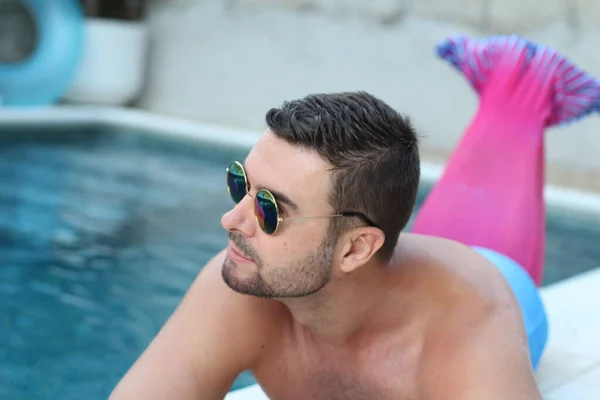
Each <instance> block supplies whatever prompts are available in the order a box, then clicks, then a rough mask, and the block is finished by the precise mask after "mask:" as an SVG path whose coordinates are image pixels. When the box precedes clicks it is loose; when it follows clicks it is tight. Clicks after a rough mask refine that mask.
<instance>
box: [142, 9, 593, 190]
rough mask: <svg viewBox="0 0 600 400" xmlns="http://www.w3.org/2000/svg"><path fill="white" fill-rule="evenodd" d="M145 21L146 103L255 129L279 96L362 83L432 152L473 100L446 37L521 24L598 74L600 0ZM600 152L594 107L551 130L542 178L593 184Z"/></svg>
mask: <svg viewBox="0 0 600 400" xmlns="http://www.w3.org/2000/svg"><path fill="white" fill-rule="evenodd" d="M150 23H151V28H152V34H153V38H152V39H153V48H152V52H151V60H150V66H151V68H150V72H149V77H148V88H147V90H146V92H145V94H144V96H143V98H142V100H141V101H140V104H139V105H140V106H141V107H143V108H146V109H149V110H151V111H155V112H158V113H162V114H168V115H173V116H177V117H183V118H188V119H195V120H201V121H207V122H212V123H221V124H227V125H230V126H237V127H240V128H243V129H252V130H261V129H262V128H263V126H264V114H265V111H266V110H267V109H268V108H269V107H271V106H273V105H277V104H279V103H281V102H282V101H284V100H286V99H291V98H296V97H300V96H304V95H305V94H307V93H311V92H328V91H339V90H357V89H361V90H367V91H369V92H371V93H373V94H375V95H377V96H379V97H381V98H382V99H384V100H386V101H387V102H389V103H390V104H391V105H393V106H394V107H395V108H396V109H398V110H399V111H402V112H404V113H407V114H409V115H411V116H412V117H413V120H414V122H415V124H416V126H417V127H418V128H419V129H420V131H421V132H422V135H423V149H424V154H425V156H426V158H429V159H435V160H438V161H443V160H445V159H446V157H447V156H448V154H449V152H450V151H451V150H452V148H453V147H454V146H455V144H456V141H457V140H458V139H459V137H460V135H461V133H462V132H463V130H464V128H465V126H466V125H467V124H468V122H469V120H470V118H471V117H472V115H473V113H474V111H475V107H476V104H477V98H476V97H475V95H474V93H473V92H472V91H471V89H470V87H469V86H468V84H467V83H466V82H465V80H464V79H463V78H462V77H461V76H460V75H459V74H458V73H456V72H455V71H454V70H453V69H452V68H451V67H450V66H449V65H447V64H446V63H445V62H442V61H441V60H439V59H437V58H436V57H435V55H434V49H435V45H436V44H437V43H438V42H439V41H441V40H443V39H444V38H445V37H447V36H449V35H453V34H457V33H460V34H467V35H474V36H483V35H489V34H495V33H518V34H521V35H524V36H526V37H528V38H529V39H532V40H535V41H537V42H540V43H544V44H547V45H550V46H552V47H554V48H556V49H558V50H560V51H561V52H563V53H564V54H566V55H568V56H569V57H570V58H571V59H572V60H574V61H575V62H576V63H577V64H578V65H579V66H580V67H582V68H584V69H586V70H588V71H589V72H591V73H593V74H594V75H595V76H598V77H600V50H599V49H600V1H598V0H577V1H569V0H444V1H440V0H222V1H221V0H204V1H192V0H186V2H185V4H180V3H170V4H168V3H163V4H162V5H160V6H157V7H155V8H154V10H153V12H152V13H151V18H150ZM598 152H600V119H599V118H598V117H597V116H595V117H589V118H587V119H585V120H583V121H580V122H577V123H575V124H573V125H571V126H568V127H563V128H560V129H552V130H550V131H549V132H548V141H547V154H548V158H549V166H550V167H549V179H550V181H552V182H555V183H557V182H558V181H561V180H562V181H565V180H566V181H568V183H570V184H573V183H577V182H580V181H581V182H584V184H586V185H588V186H589V185H592V186H594V185H596V184H597V187H598V188H600V159H598V158H596V157H594V155H595V154H597V153H598ZM573 173H576V175H577V178H576V179H575V180H577V182H574V180H573ZM596 178H598V179H596ZM577 184H578V183H577Z"/></svg>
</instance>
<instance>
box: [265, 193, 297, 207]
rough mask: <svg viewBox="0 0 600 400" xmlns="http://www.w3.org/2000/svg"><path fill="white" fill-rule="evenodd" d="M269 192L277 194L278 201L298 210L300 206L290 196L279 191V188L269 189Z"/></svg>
mask: <svg viewBox="0 0 600 400" xmlns="http://www.w3.org/2000/svg"><path fill="white" fill-rule="evenodd" d="M267 190H268V191H269V192H271V193H273V196H275V200H277V202H278V203H284V204H286V205H287V206H289V207H290V208H291V209H292V210H294V211H295V212H298V210H299V207H298V205H297V204H296V203H294V202H293V201H292V200H291V199H290V198H289V197H287V196H286V195H285V194H283V193H281V192H279V191H277V190H273V189H267Z"/></svg>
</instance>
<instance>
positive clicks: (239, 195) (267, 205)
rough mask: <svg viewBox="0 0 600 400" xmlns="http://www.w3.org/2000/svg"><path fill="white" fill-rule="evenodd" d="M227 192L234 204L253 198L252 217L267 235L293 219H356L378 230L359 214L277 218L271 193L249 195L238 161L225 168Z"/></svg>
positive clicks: (371, 222) (248, 187) (242, 169)
mask: <svg viewBox="0 0 600 400" xmlns="http://www.w3.org/2000/svg"><path fill="white" fill-rule="evenodd" d="M227 190H228V192H229V195H230V196H231V198H232V199H233V201H234V202H235V203H236V204H237V203H239V202H240V201H242V199H243V198H244V197H245V196H246V195H248V196H250V197H253V198H254V216H255V217H256V221H257V222H258V225H259V226H260V228H261V229H262V230H263V232H265V233H266V234H268V235H272V234H274V233H275V232H277V229H278V228H279V224H280V223H281V222H283V221H287V220H293V219H310V218H333V217H358V218H360V219H362V220H363V222H365V223H366V224H367V225H369V226H373V227H377V228H378V226H377V225H376V224H375V223H374V222H373V221H372V220H370V219H369V218H368V217H367V216H366V215H364V214H363V213H359V212H342V213H339V214H330V215H316V216H310V217H287V218H282V217H280V216H279V206H278V205H277V200H276V199H275V196H274V195H273V193H271V192H270V191H269V190H267V189H260V190H258V191H257V192H256V195H254V196H252V195H251V194H250V185H249V183H248V177H247V175H246V170H245V169H244V166H243V165H242V164H241V163H240V162H238V161H234V162H232V163H231V164H230V165H229V167H227Z"/></svg>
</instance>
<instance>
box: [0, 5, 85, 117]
mask: <svg viewBox="0 0 600 400" xmlns="http://www.w3.org/2000/svg"><path fill="white" fill-rule="evenodd" d="M0 3H2V4H1V7H0V19H1V20H4V21H10V20H11V19H12V20H14V19H15V18H17V19H26V20H30V21H32V23H31V24H29V25H31V28H33V29H31V30H32V31H34V37H33V39H34V40H33V44H32V47H31V51H29V52H28V54H26V56H25V57H23V58H22V59H20V60H12V59H10V57H8V56H7V55H6V54H5V55H4V56H3V55H2V54H0V107H39V106H46V105H50V104H52V103H55V102H57V101H58V100H59V99H60V98H61V97H62V96H63V95H64V94H65V92H66V91H67V90H68V89H69V86H70V84H71V82H72V81H73V80H74V78H75V74H76V73H77V68H78V66H79V62H80V60H81V58H82V55H83V47H84V42H83V41H84V22H85V19H84V15H83V11H82V9H81V5H80V0H10V1H8V2H4V1H0ZM2 14H4V15H2ZM23 16H26V18H18V17H23ZM3 25H4V26H5V28H4V29H5V30H6V26H7V24H6V23H5V24H3ZM13 25H16V23H14V24H13ZM26 25H27V24H26ZM20 28H22V24H21V25H20ZM7 34H8V36H9V41H11V40H12V39H10V35H11V34H13V35H14V36H13V38H14V40H17V39H19V38H21V36H20V35H19V33H18V32H16V33H13V32H6V31H5V32H4V35H7ZM0 50H1V49H0ZM5 50H6V49H5ZM5 50H4V52H5Z"/></svg>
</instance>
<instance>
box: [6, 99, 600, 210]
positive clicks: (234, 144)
mask: <svg viewBox="0 0 600 400" xmlns="http://www.w3.org/2000/svg"><path fill="white" fill-rule="evenodd" d="M15 124H19V125H22V126H33V127H35V126H44V125H48V124H67V125H78V124H90V125H109V126H110V125H112V126H118V127H125V128H136V129H143V130H146V131H149V132H151V133H155V134H160V135H165V134H166V135H172V136H175V137H179V138H186V139H194V140H198V139H200V140H205V141H208V142H211V143H214V144H218V145H221V146H225V147H230V148H237V149H243V150H249V149H250V148H251V147H252V146H253V145H254V143H255V142H256V140H257V139H258V137H259V133H258V132H252V131H250V130H243V129H239V128H233V127H226V126H222V125H217V124H209V123H204V122H199V121H192V120H186V119H182V118H176V117H171V116H166V115H161V114H155V113H151V112H148V111H145V110H140V109H134V108H117V107H103V106H99V107H97V106H55V107H48V108H30V109H1V108H0V129H1V128H2V126H8V125H15ZM443 169H444V166H443V165H442V164H437V163H431V162H425V161H423V162H422V163H421V177H422V179H423V181H426V182H435V181H437V180H438V179H439V178H440V176H441V175H442V172H443ZM544 198H545V199H546V203H547V204H548V206H550V207H558V208H562V209H576V210H577V211H582V212H587V213H595V214H597V213H598V214H600V194H597V193H594V192H591V191H583V190H576V189H571V188H568V187H564V186H555V185H546V187H545V189H544Z"/></svg>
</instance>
